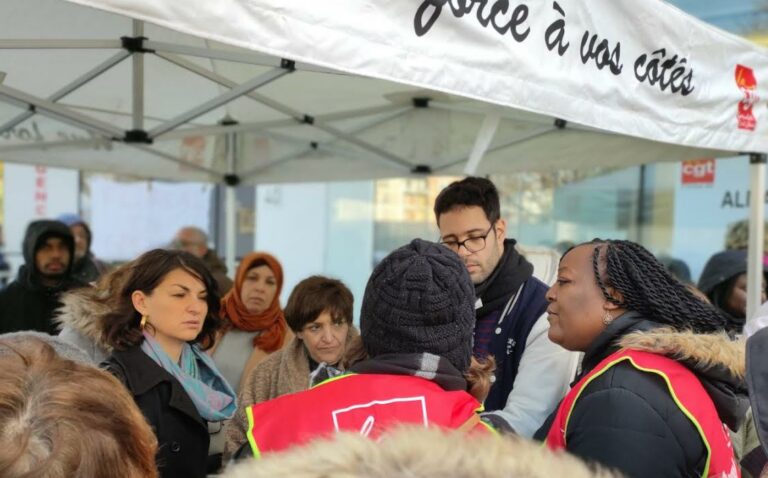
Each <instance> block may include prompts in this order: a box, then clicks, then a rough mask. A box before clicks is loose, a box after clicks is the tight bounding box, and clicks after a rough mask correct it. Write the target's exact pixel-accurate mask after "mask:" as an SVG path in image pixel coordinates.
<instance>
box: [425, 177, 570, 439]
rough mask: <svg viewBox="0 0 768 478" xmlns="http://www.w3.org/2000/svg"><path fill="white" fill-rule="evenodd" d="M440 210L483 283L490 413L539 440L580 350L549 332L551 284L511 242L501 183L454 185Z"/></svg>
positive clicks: (446, 237)
mask: <svg viewBox="0 0 768 478" xmlns="http://www.w3.org/2000/svg"><path fill="white" fill-rule="evenodd" d="M434 210H435V218H436V220H437V226H438V228H439V229H440V242H441V243H442V244H443V245H444V246H446V247H448V248H450V249H451V250H453V251H454V252H456V253H457V254H458V255H459V256H460V257H461V259H462V260H463V261H464V264H465V265H466V267H467V271H468V272H469V275H470V277H471V278H472V282H473V283H474V284H475V296H476V300H477V302H476V303H475V312H476V319H477V322H476V324H475V334H474V349H473V352H474V355H475V356H476V357H484V356H488V355H492V356H493V357H494V359H495V360H496V367H497V368H496V376H495V379H496V380H495V381H494V383H493V386H492V387H491V392H490V394H489V395H488V398H487V399H486V400H485V409H486V412H485V413H484V414H483V415H484V418H485V419H487V420H489V421H491V422H492V423H493V424H494V425H495V426H496V428H499V429H507V430H509V429H511V430H512V431H513V432H514V433H516V434H518V435H522V436H525V437H531V436H532V435H533V433H534V432H535V431H536V430H537V429H538V428H539V427H540V426H541V425H542V423H544V420H545V419H546V418H547V416H548V415H549V414H550V413H551V412H552V411H553V410H554V409H555V407H556V406H557V404H558V402H559V401H560V400H561V399H562V398H563V396H564V395H565V393H566V392H567V391H568V385H569V382H570V381H571V379H572V378H573V373H574V371H575V368H576V362H577V360H578V355H577V354H575V353H573V352H568V351H566V350H565V349H563V348H561V347H559V346H558V345H556V344H554V343H553V342H551V341H550V340H549V337H548V336H547V331H548V329H549V322H548V321H547V317H546V315H547V314H546V310H547V300H546V298H545V294H546V292H547V289H548V286H547V285H546V284H544V283H543V282H541V281H540V280H539V279H537V278H535V277H533V265H531V263H530V262H528V261H527V260H526V259H525V257H523V256H522V255H521V254H520V253H519V252H518V251H517V250H516V249H515V243H516V241H515V240H514V239H506V228H507V224H506V221H504V219H502V218H501V211H500V204H499V193H498V191H497V190H496V186H494V184H493V183H492V182H491V181H489V180H487V179H484V178H478V177H468V178H465V179H463V180H461V181H456V182H453V183H451V184H450V185H448V186H447V187H446V188H445V189H443V190H442V191H441V192H440V194H439V195H438V196H437V199H436V200H435V208H434Z"/></svg>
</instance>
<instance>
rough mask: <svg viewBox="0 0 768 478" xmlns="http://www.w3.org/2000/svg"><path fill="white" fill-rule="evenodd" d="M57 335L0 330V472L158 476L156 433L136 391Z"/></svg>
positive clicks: (11, 476) (88, 477)
mask: <svg viewBox="0 0 768 478" xmlns="http://www.w3.org/2000/svg"><path fill="white" fill-rule="evenodd" d="M55 340H56V338H54V337H48V339H46V340H42V339H41V338H39V337H35V336H34V335H33V334H32V333H17V334H6V335H3V336H0V475H2V476H3V477H4V478H22V477H36V478H111V477H114V476H121V477H125V478H155V477H156V476H157V467H156V465H155V453H156V451H157V440H156V439H155V436H154V434H153V433H152V429H151V428H150V427H149V425H148V424H147V422H146V420H145V419H144V417H143V416H142V414H141V412H140V411H139V409H138V408H137V407H136V404H135V403H133V399H132V398H131V396H130V395H129V394H128V392H127V391H126V390H125V388H124V387H123V386H122V385H121V384H120V382H118V381H117V380H116V379H115V378H114V377H112V376H111V375H110V374H108V373H106V372H104V371H101V370H99V369H98V368H96V367H93V366H91V365H88V364H85V363H81V362H79V361H77V360H70V359H68V358H65V357H64V356H60V355H59V354H58V353H57V351H56V350H55V349H54V347H53V346H52V345H51V344H50V343H52V344H53V345H54V346H58V345H57V344H56V343H55ZM49 341H50V343H48V342H49ZM67 353H68V354H69V355H71V354H72V352H71V351H69V352H67ZM75 355H76V354H75Z"/></svg>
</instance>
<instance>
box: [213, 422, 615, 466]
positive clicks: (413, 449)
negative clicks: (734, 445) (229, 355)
mask: <svg viewBox="0 0 768 478" xmlns="http://www.w3.org/2000/svg"><path fill="white" fill-rule="evenodd" d="M225 476H226V477H227V478H271V477H274V476H290V477H291V478H323V477H334V478H416V477H418V478H445V477H451V478H491V477H494V478H495V477H506V478H544V477H546V478H550V477H568V478H586V477H593V478H611V477H617V476H618V475H614V474H612V473H610V472H608V471H605V470H602V469H600V468H597V467H594V468H590V467H588V466H587V465H586V464H584V463H583V462H582V461H581V460H579V459H578V458H576V457H575V456H572V455H569V454H567V453H565V452H553V451H551V450H549V449H547V448H545V447H544V446H542V444H541V443H535V442H532V441H529V440H526V439H522V438H505V437H501V436H498V435H494V434H490V433H489V434H484V435H480V434H477V435H472V436H467V434H466V433H461V432H456V431H446V430H441V429H438V428H421V427H413V426H410V427H402V428H398V429H396V430H394V431H393V432H391V433H387V434H386V435H384V437H383V438H382V439H381V440H380V441H379V442H375V441H373V440H369V439H367V438H365V437H362V436H361V435H359V434H356V433H340V434H338V435H335V436H334V437H333V439H330V440H327V439H326V440H318V441H314V442H312V443H310V444H309V445H307V446H305V447H300V448H293V449H291V450H289V451H287V452H283V453H276V454H273V455H268V456H266V457H265V458H263V459H261V460H252V461H250V462H248V463H243V464H242V465H238V466H236V467H234V468H232V469H230V470H228V473H226V474H225Z"/></svg>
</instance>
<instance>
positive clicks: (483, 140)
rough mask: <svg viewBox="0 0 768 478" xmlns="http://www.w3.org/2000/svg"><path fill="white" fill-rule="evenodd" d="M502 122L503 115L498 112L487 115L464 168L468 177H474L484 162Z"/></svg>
mask: <svg viewBox="0 0 768 478" xmlns="http://www.w3.org/2000/svg"><path fill="white" fill-rule="evenodd" d="M500 121H501V114H499V113H498V112H492V113H488V114H487V115H485V119H484V120H483V124H482V125H481V126H480V130H479V131H478V132H477V138H476V139H475V145H474V146H473V147H472V152H471V153H470V154H469V160H468V161H467V165H466V166H465V167H464V174H466V175H467V176H474V175H475V173H476V172H477V168H478V166H480V161H482V160H483V156H485V152H486V151H487V150H488V146H490V145H491V141H493V137H494V136H496V130H497V129H498V128H499V122H500Z"/></svg>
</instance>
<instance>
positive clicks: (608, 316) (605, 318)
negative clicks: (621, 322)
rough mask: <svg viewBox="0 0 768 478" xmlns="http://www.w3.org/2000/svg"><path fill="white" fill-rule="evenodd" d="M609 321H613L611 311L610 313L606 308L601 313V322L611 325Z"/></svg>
mask: <svg viewBox="0 0 768 478" xmlns="http://www.w3.org/2000/svg"><path fill="white" fill-rule="evenodd" d="M611 322H613V316H612V315H611V313H610V312H608V311H607V310H606V311H605V315H603V323H604V324H605V325H611Z"/></svg>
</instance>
